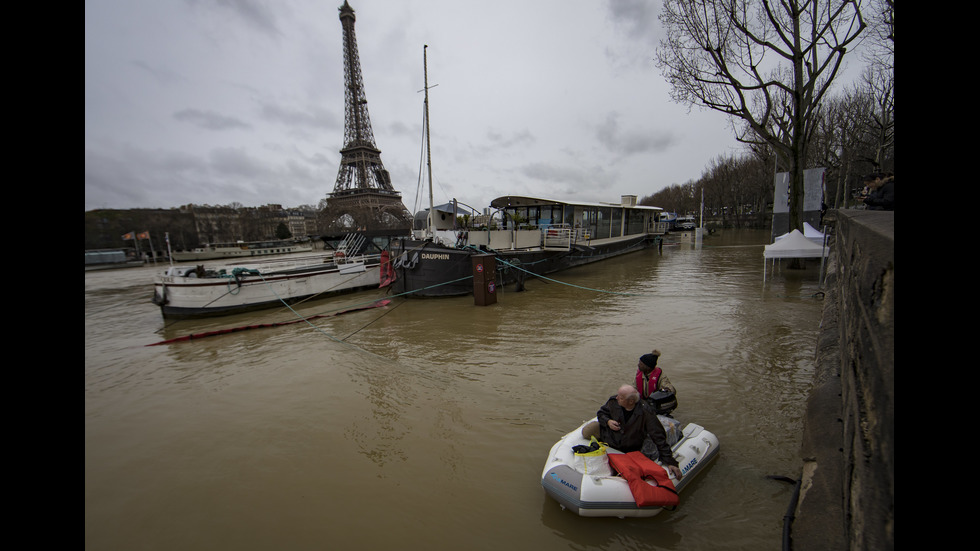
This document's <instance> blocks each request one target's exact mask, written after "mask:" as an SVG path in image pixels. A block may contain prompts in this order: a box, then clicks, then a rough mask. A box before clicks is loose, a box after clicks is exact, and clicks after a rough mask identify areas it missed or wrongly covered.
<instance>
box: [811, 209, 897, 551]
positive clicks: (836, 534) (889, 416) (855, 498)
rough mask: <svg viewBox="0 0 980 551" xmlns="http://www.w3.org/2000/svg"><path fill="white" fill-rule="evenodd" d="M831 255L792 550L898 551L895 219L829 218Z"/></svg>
mask: <svg viewBox="0 0 980 551" xmlns="http://www.w3.org/2000/svg"><path fill="white" fill-rule="evenodd" d="M827 218H828V219H829V222H830V224H831V226H830V228H831V230H830V231H831V233H832V234H833V235H832V240H831V241H832V246H831V254H830V257H829V258H828V260H827V275H826V281H825V302H824V312H823V317H822V320H821V327H820V336H819V338H818V342H817V350H816V356H815V362H816V364H815V369H814V377H813V387H812V388H811V390H810V396H809V398H808V400H807V413H806V422H805V428H804V433H803V441H802V447H801V452H802V456H803V468H802V475H801V488H800V496H799V501H798V504H797V508H796V513H795V520H794V524H793V527H792V543H793V549H795V550H796V551H811V550H847V551H871V550H874V551H878V550H890V549H894V546H895V545H894V541H895V540H894V522H895V447H894V444H895V417H894V403H895V400H894V398H895V361H894V360H895V356H894V349H895V308H894V305H895V256H894V229H895V218H894V212H885V211H865V210H841V211H832V212H831V213H828V217H827ZM825 222H827V220H825Z"/></svg>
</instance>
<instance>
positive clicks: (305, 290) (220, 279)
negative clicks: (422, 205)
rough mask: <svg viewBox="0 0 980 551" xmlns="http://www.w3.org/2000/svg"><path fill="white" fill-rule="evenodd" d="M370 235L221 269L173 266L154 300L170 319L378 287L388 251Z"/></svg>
mask: <svg viewBox="0 0 980 551" xmlns="http://www.w3.org/2000/svg"><path fill="white" fill-rule="evenodd" d="M367 248H368V242H367V239H366V238H365V237H364V236H361V235H359V234H351V235H349V236H347V238H346V239H345V240H344V242H343V243H342V244H341V246H340V247H339V248H338V249H337V251H335V252H332V253H330V254H322V255H314V256H306V257H302V258H297V259H282V258H280V259H268V260H267V261H265V262H264V263H250V264H242V265H238V266H234V265H227V266H224V267H222V268H220V269H216V268H211V269H208V268H205V267H204V266H203V265H200V266H170V267H169V268H167V270H166V271H165V272H163V273H162V274H160V275H158V276H156V277H155V278H154V281H153V303H154V304H157V305H158V306H160V312H161V314H163V317H164V318H178V319H179V318H202V317H211V316H221V315H228V314H236V313H240V312H246V311H250V310H257V309H262V308H271V307H274V306H277V305H283V304H293V303H295V302H298V301H301V300H307V299H314V298H324V297H328V296H332V295H336V294H340V293H348V292H353V291H358V290H363V289H370V288H378V286H379V283H380V273H381V270H380V268H379V265H380V263H381V258H382V255H385V254H386V253H370V254H366V253H364V252H363V251H365V250H367Z"/></svg>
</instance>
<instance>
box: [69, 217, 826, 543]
mask: <svg viewBox="0 0 980 551" xmlns="http://www.w3.org/2000/svg"><path fill="white" fill-rule="evenodd" d="M768 240H769V234H768V232H767V231H760V230H741V231H735V230H726V231H722V232H721V233H720V234H718V235H713V236H709V237H708V238H706V240H705V241H704V244H703V246H702V247H701V248H696V247H694V246H692V245H691V244H689V243H681V244H674V245H666V246H665V247H664V248H663V251H662V254H661V253H658V251H657V250H656V249H652V250H646V251H642V252H638V253H633V254H630V255H626V256H624V257H620V258H617V259H613V260H609V261H605V262H601V263H598V264H594V265H590V266H585V267H581V268H576V269H573V270H569V271H565V272H559V273H558V274H554V275H553V276H552V279H553V280H530V281H528V282H527V283H526V291H524V292H520V293H518V292H513V291H512V290H511V289H510V288H506V289H504V290H503V292H502V293H501V294H500V295H499V297H498V302H497V304H495V305H492V306H486V307H479V306H475V305H474V304H473V298H472V297H456V298H442V299H421V300H420V299H405V298H401V297H396V298H394V300H393V301H392V303H391V304H390V305H389V306H386V307H384V308H375V309H368V310H363V311H357V312H352V313H348V314H343V315H339V316H334V317H329V316H328V317H321V318H318V319H316V320H313V321H312V322H310V323H306V322H301V323H294V324H291V325H285V326H281V327H273V328H263V329H253V330H247V331H239V332H233V333H230V334H225V335H220V336H214V337H208V338H202V339H193V340H187V341H180V342H175V343H172V344H165V345H159V346H147V345H150V344H153V343H157V342H160V341H163V340H165V339H172V338H175V337H180V336H184V335H188V334H192V333H203V332H207V331H214V330H218V329H225V328H230V327H240V326H246V325H254V324H260V323H271V322H275V321H288V320H293V319H297V316H311V315H316V314H324V313H331V312H337V311H341V310H344V309H348V308H351V307H352V306H358V305H363V304H367V303H369V302H370V301H372V300H373V299H375V298H380V297H384V296H385V291H384V290H378V291H367V292H362V293H357V294H352V295H348V296H344V297H340V298H338V299H329V300H323V301H318V302H313V303H306V304H303V305H300V306H298V307H296V308H295V309H294V310H289V309H274V310H268V311H263V312H259V313H250V314H243V315H237V316H229V317H223V318H217V319H213V320H206V321H180V322H166V321H165V320H164V319H163V318H162V317H161V315H160V313H159V311H158V309H157V307H156V306H154V305H153V304H152V303H151V302H150V296H151V294H152V286H151V280H152V276H153V274H154V273H155V272H157V271H162V270H163V269H164V268H165V266H164V265H162V264H160V265H157V266H152V265H150V266H147V267H142V268H131V269H120V270H105V271H96V272H86V274H85V377H84V383H85V412H84V415H85V423H84V432H85V435H84V444H85V447H84V462H85V465H84V478H85V480H84V488H85V492H84V503H85V521H84V528H85V531H84V541H85V548H86V549H87V550H90V551H96V550H106V551H118V550H137V549H138V550H168V551H169V550H177V549H179V550H182V551H189V550H214V549H235V550H236V551H242V550H253V549H254V550H266V549H289V550H306V549H309V550H321V549H361V550H374V549H384V550H389V549H390V550H404V549H413V550H414V549H425V550H441V549H453V550H457V549H467V550H471V549H486V550H494V551H500V550H509V549H535V550H550V549H556V550H558V549H576V550H593V549H602V550H615V549H633V550H636V549H657V550H699V549H713V550H714V549H752V550H760V549H773V550H776V549H780V546H781V536H782V528H783V515H784V513H785V511H786V508H787V506H788V504H789V500H790V498H791V494H792V486H790V485H789V484H786V483H784V482H778V481H774V480H772V479H769V478H767V475H781V476H790V477H797V476H799V469H800V466H801V458H800V457H799V446H800V441H801V435H802V428H803V413H804V408H805V400H806V397H807V392H808V390H809V388H810V381H811V377H812V374H813V365H812V364H813V358H814V351H815V346H816V339H817V334H818V330H819V323H820V316H821V311H822V308H823V302H822V300H821V295H820V293H819V277H818V275H819V274H818V272H819V269H818V267H817V266H816V265H810V266H808V267H807V268H806V269H805V270H786V269H782V270H781V271H780V272H779V273H778V274H777V275H776V276H775V277H772V276H771V279H770V281H768V282H767V283H765V284H764V283H763V262H762V251H763V245H764V244H765V243H767V242H768ZM653 348H658V349H660V350H661V351H662V353H663V355H662V357H661V362H660V364H661V367H663V368H664V370H665V373H666V374H667V375H668V376H669V377H670V380H671V382H673V384H674V385H675V386H676V387H677V389H678V402H679V407H678V409H677V410H676V412H675V413H674V416H675V417H677V418H678V419H680V420H681V421H694V422H697V423H699V424H701V425H703V426H705V427H706V428H707V429H708V430H710V431H712V432H714V433H715V434H717V435H718V437H719V440H720V443H721V453H720V455H719V457H718V459H717V460H716V461H715V462H714V463H713V464H712V465H711V466H709V467H708V468H707V470H705V471H704V472H703V473H702V474H701V475H700V476H699V477H698V478H697V479H695V480H694V481H692V483H691V484H690V485H688V486H687V487H686V488H685V490H684V492H683V493H682V494H681V504H680V506H679V507H678V508H677V509H676V510H675V511H665V512H663V513H661V514H660V515H658V516H656V517H653V518H648V519H618V518H600V519H587V518H580V517H578V516H576V515H574V514H572V513H570V512H569V511H565V510H562V509H561V508H560V507H559V505H558V504H557V502H555V501H553V500H552V499H551V498H549V497H547V496H546V495H545V493H544V491H543V489H542V488H541V485H540V477H541V470H542V468H543V466H544V461H545V458H546V455H547V453H548V450H549V449H550V447H551V445H552V444H553V443H554V442H555V441H556V440H557V439H558V438H559V437H561V435H563V434H564V433H566V432H568V431H570V430H572V429H574V428H575V427H576V426H578V424H580V423H581V422H582V421H583V420H585V419H588V418H590V417H591V416H593V415H595V412H596V410H597V409H598V407H599V405H601V403H602V402H603V401H604V400H605V399H606V398H608V397H609V396H611V395H612V394H614V393H615V391H616V388H617V387H618V386H619V385H620V384H622V383H624V382H629V381H631V379H632V375H633V372H634V370H635V366H636V362H637V358H638V357H639V356H640V355H641V354H643V353H646V352H649V351H650V350H652V349H653Z"/></svg>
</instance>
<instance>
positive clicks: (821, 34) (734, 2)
mask: <svg viewBox="0 0 980 551" xmlns="http://www.w3.org/2000/svg"><path fill="white" fill-rule="evenodd" d="M861 10H862V0H779V1H776V0H664V8H663V11H662V12H661V14H660V20H661V22H662V23H663V24H664V28H665V30H666V32H667V37H666V38H665V39H664V40H661V42H660V49H659V50H658V52H657V62H658V66H659V67H660V68H661V70H662V71H663V74H664V77H665V78H666V79H667V81H668V82H669V83H670V84H671V87H672V92H671V96H672V98H673V100H674V101H676V102H678V103H686V104H688V105H698V106H701V107H706V108H709V109H713V110H715V111H719V112H721V113H724V114H726V115H728V116H729V117H730V118H731V121H732V126H733V130H734V131H735V134H736V138H737V139H739V140H740V141H743V142H746V143H749V144H753V143H756V144H758V143H760V142H762V143H766V144H769V145H770V146H772V147H773V149H774V150H775V151H776V153H777V154H778V155H779V157H780V158H781V159H782V160H783V161H784V163H785V164H786V165H788V168H789V172H790V173H791V179H790V213H789V214H790V227H791V228H797V229H802V227H803V170H804V169H805V168H806V154H807V143H808V140H809V139H810V137H811V135H812V133H813V131H814V123H815V120H816V119H817V114H818V109H819V107H820V104H821V101H822V100H823V98H824V96H825V95H826V94H827V92H828V89H829V88H830V86H831V83H832V82H833V80H834V78H835V77H836V76H837V74H838V70H839V69H840V67H841V62H842V60H843V58H844V55H845V53H846V52H847V48H848V46H849V45H851V44H852V43H853V42H854V41H855V40H857V38H858V36H859V35H860V34H861V32H862V31H863V30H864V29H865V27H866V24H865V22H864V20H863V18H862V15H861ZM739 120H740V121H743V122H744V123H745V126H743V127H742V129H743V131H742V132H739V131H738V130H736V125H735V122H736V121H739Z"/></svg>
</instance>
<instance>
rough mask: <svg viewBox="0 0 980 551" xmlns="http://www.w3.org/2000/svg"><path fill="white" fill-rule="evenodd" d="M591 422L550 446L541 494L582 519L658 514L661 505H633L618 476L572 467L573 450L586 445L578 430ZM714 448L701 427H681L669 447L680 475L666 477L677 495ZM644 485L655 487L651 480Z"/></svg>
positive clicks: (713, 438)
mask: <svg viewBox="0 0 980 551" xmlns="http://www.w3.org/2000/svg"><path fill="white" fill-rule="evenodd" d="M594 421H596V418H593V419H591V420H589V421H586V422H585V423H582V426H580V427H579V428H577V429H575V430H573V431H572V432H570V433H568V434H566V435H565V436H563V437H562V438H561V440H559V441H558V442H556V443H555V445H554V446H552V447H551V451H550V452H549V453H548V459H547V461H545V464H544V470H543V471H542V473H541V486H543V487H544V490H545V492H546V493H547V494H548V495H549V496H551V497H552V498H554V499H555V501H557V502H558V504H559V505H561V507H562V509H569V510H571V511H572V512H574V513H576V514H578V515H580V516H583V517H620V518H624V517H652V516H654V515H656V514H658V513H660V512H661V511H662V510H663V509H664V507H662V506H657V505H650V506H643V507H640V506H637V504H636V501H635V499H634V497H633V493H632V492H631V491H630V487H629V483H628V482H627V480H626V479H625V478H623V477H622V476H620V475H618V474H613V475H609V476H601V475H600V476H591V475H587V474H586V473H585V472H583V470H581V469H577V468H576V466H575V461H574V458H575V452H574V450H573V448H574V447H575V446H579V445H583V446H588V445H589V440H587V439H586V438H585V437H583V436H582V429H583V428H585V426H586V425H588V424H589V423H591V422H594ZM718 449H719V443H718V437H717V436H715V435H714V434H712V433H711V432H709V431H707V430H706V429H705V428H704V427H702V426H701V425H698V424H695V423H688V424H687V425H686V426H685V427H684V429H683V436H682V437H681V438H680V439H679V440H678V441H677V443H676V444H674V445H673V446H671V451H672V452H673V454H674V459H676V460H677V463H678V465H679V466H680V469H681V474H682V475H683V476H682V478H681V479H680V480H676V479H675V478H674V476H673V475H672V474H671V475H670V476H669V479H670V482H671V483H673V485H674V489H675V490H676V492H677V493H678V494H679V493H680V492H681V490H683V489H684V488H685V487H686V486H687V485H688V484H690V482H691V480H692V479H694V478H695V477H696V476H697V475H698V474H700V473H701V472H702V471H703V470H704V469H705V467H706V466H707V465H708V464H709V463H711V461H712V460H714V459H715V458H716V457H717V455H718ZM607 452H608V453H610V454H612V453H622V452H620V451H618V450H615V449H613V448H608V450H607ZM658 464H659V462H658ZM661 466H663V465H661ZM665 471H666V469H665ZM667 472H668V474H669V471H667ZM647 483H648V484H651V485H655V484H654V483H653V482H652V481H647ZM681 503H683V501H681Z"/></svg>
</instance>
